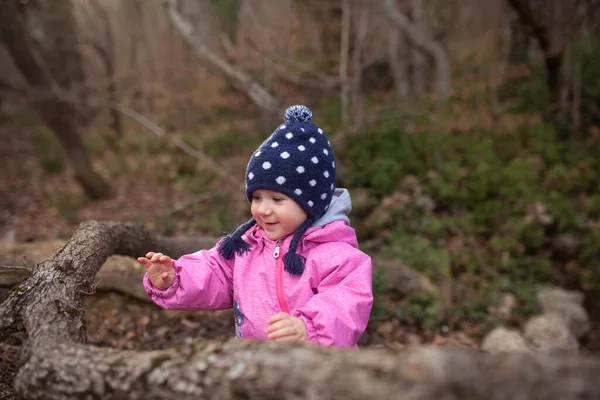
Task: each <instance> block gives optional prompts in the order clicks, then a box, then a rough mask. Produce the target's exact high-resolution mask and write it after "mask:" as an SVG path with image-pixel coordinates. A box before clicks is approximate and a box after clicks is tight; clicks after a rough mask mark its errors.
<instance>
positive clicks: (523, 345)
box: [481, 327, 531, 354]
mask: <svg viewBox="0 0 600 400" xmlns="http://www.w3.org/2000/svg"><path fill="white" fill-rule="evenodd" d="M481 350H484V351H487V352H490V353H502V352H509V353H521V354H529V353H531V348H530V347H529V346H528V344H527V342H526V341H525V338H524V337H523V336H522V335H521V334H520V333H519V332H517V331H515V330H510V329H506V328H504V327H499V328H496V329H494V330H493V331H491V332H490V333H488V334H487V336H486V337H485V339H483V342H482V344H481Z"/></svg>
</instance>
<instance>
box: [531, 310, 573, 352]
mask: <svg viewBox="0 0 600 400" xmlns="http://www.w3.org/2000/svg"><path fill="white" fill-rule="evenodd" d="M524 335H525V338H526V339H527V340H528V341H529V342H530V344H531V346H532V347H533V349H534V350H537V351H543V352H552V353H554V352H560V353H567V354H578V353H579V342H578V341H577V339H576V338H575V336H573V334H572V333H571V331H570V330H569V327H568V326H567V324H566V323H565V321H564V319H563V318H562V317H561V316H560V315H558V314H556V313H546V314H542V315H538V316H536V317H533V318H531V319H530V320H529V321H527V323H526V324H525V329H524Z"/></svg>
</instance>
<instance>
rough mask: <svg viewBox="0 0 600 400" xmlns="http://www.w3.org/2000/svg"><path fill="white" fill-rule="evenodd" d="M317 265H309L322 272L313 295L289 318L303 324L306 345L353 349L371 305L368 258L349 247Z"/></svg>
mask: <svg viewBox="0 0 600 400" xmlns="http://www.w3.org/2000/svg"><path fill="white" fill-rule="evenodd" d="M313 262H317V261H313ZM318 263H319V264H321V265H313V266H312V268H318V270H319V271H322V272H321V276H320V277H319V278H320V281H319V283H318V285H317V294H315V295H314V296H313V297H312V298H311V299H310V300H309V301H308V302H307V303H306V304H305V305H304V306H302V307H300V308H298V309H296V310H295V311H293V312H292V315H293V316H295V317H298V318H300V319H302V320H303V321H304V323H305V324H306V328H307V339H308V341H309V342H312V343H319V344H322V345H326V346H336V347H355V346H356V344H357V342H358V339H360V336H361V335H362V334H363V333H364V331H365V329H366V328H367V324H368V322H369V316H370V314H371V307H372V306H373V288H372V270H371V268H372V267H371V258H370V257H369V256H368V255H366V254H365V253H363V252H361V251H359V250H357V249H355V248H351V249H349V251H348V252H346V251H339V252H336V253H335V254H329V258H328V259H324V260H322V261H320V262H318Z"/></svg>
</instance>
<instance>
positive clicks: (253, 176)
mask: <svg viewBox="0 0 600 400" xmlns="http://www.w3.org/2000/svg"><path fill="white" fill-rule="evenodd" d="M335 177H336V174H335V160H334V156H333V151H332V150H331V145H330V143H329V140H327V136H325V133H324V132H323V130H322V129H321V128H319V127H318V126H317V125H315V124H313V123H312V112H311V111H310V110H309V109H308V108H307V107H305V106H302V105H296V106H291V107H289V108H288V109H287V110H286V112H285V116H284V123H283V124H282V125H280V126H278V127H277V129H275V132H273V134H272V135H271V136H269V138H267V140H265V141H264V142H263V143H262V144H261V145H260V146H259V147H258V149H257V150H256V151H255V152H254V153H253V154H252V156H251V157H250V161H249V162H248V166H247V168H246V179H245V182H246V197H247V198H248V201H250V202H252V193H253V192H254V191H255V190H258V189H266V190H273V191H276V192H280V193H284V194H285V195H287V196H289V197H290V198H291V199H293V200H294V201H295V202H296V203H297V204H298V205H299V206H300V207H301V208H302V209H303V210H304V212H305V213H306V215H307V220H306V221H305V222H304V223H303V224H302V225H301V226H300V227H299V228H298V230H297V231H296V232H295V234H294V237H293V238H292V242H291V243H290V249H289V251H288V253H286V254H285V256H284V258H283V261H284V265H285V270H286V271H288V272H290V273H292V274H295V275H300V274H302V271H303V270H304V263H303V260H302V259H301V257H300V256H298V255H297V254H296V247H297V245H298V242H299V241H300V238H301V237H302V235H303V234H304V232H305V231H306V229H308V228H309V227H310V226H311V225H312V224H313V222H314V221H316V220H317V219H319V218H320V217H321V216H323V214H325V212H326V211H327V209H328V208H329V205H330V204H331V199H332V196H333V192H334V190H335ZM254 223H255V221H254V219H251V220H250V221H248V222H247V223H245V224H244V225H242V226H240V227H239V228H238V229H237V230H236V231H234V232H233V233H231V234H230V235H229V236H227V237H226V238H225V239H224V240H223V241H222V242H221V244H220V247H219V253H221V255H223V256H224V257H226V258H229V259H231V258H232V257H233V255H234V253H237V254H238V255H239V256H241V255H243V254H244V253H245V252H247V251H249V250H250V247H249V245H248V243H246V242H244V240H243V239H242V238H241V236H242V235H243V234H244V233H245V232H246V231H247V230H248V229H249V228H251V227H252V226H253V225H254Z"/></svg>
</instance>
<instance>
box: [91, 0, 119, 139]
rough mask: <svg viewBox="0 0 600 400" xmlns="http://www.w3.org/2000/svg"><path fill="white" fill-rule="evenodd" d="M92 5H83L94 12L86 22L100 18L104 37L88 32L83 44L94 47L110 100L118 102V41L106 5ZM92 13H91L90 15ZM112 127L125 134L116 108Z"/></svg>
mask: <svg viewBox="0 0 600 400" xmlns="http://www.w3.org/2000/svg"><path fill="white" fill-rule="evenodd" d="M89 4H90V7H89V8H88V7H82V9H84V10H88V9H90V10H93V13H88V15H86V17H87V18H85V21H84V24H89V23H91V21H94V20H96V19H99V20H100V24H101V28H100V29H99V30H100V31H101V32H102V33H103V37H98V35H97V32H87V30H85V29H84V31H86V33H87V34H86V37H85V39H84V40H82V44H83V45H88V46H89V47H90V48H92V49H93V50H94V51H95V52H96V54H97V55H98V58H99V59H100V61H101V62H102V65H103V66H104V71H105V73H106V77H107V85H106V92H107V97H108V100H109V101H110V102H113V103H118V102H119V97H118V87H117V72H116V66H115V62H116V42H115V34H114V30H113V27H112V24H111V19H110V16H109V14H108V11H107V10H106V8H105V6H103V5H102V4H100V2H99V1H98V0H90V2H89ZM90 14H91V15H90ZM110 116H111V128H112V131H113V133H114V135H115V137H116V138H120V137H122V136H123V122H122V118H121V113H119V112H118V111H117V110H115V109H111V110H110ZM109 142H110V143H111V144H112V145H113V146H114V140H113V139H112V138H111V137H109Z"/></svg>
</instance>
